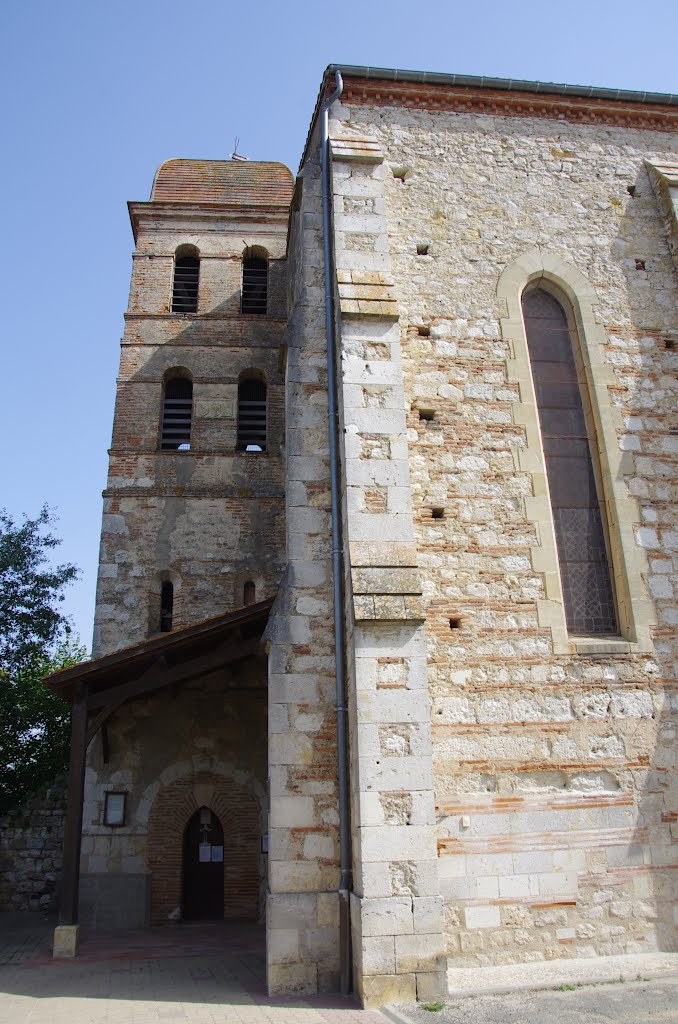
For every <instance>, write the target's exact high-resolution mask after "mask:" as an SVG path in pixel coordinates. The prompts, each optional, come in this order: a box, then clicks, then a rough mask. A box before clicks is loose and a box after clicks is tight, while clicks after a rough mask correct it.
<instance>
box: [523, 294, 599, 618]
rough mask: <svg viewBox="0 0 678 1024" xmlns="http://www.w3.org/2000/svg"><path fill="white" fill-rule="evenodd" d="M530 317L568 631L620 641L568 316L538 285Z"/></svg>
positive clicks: (527, 303)
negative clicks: (616, 638)
mask: <svg viewBox="0 0 678 1024" xmlns="http://www.w3.org/2000/svg"><path fill="white" fill-rule="evenodd" d="M523 316H524V319H525V332H526V335H527V345H528V350H529V355H530V364H531V367H532V378H533V381H534V390H535V394H536V398H537V408H538V412H539V424H540V428H541V436H542V443H543V446H544V457H545V460H546V474H547V478H548V484H549V491H550V496H551V508H552V512H553V522H554V526H555V534H556V547H557V551H558V561H559V565H560V578H561V581H562V587H563V600H564V603H565V618H566V621H567V628H568V631H569V632H570V633H573V634H575V635H582V636H591V635H603V636H605V635H608V636H618V635H619V627H618V623H617V614H616V609H615V601H614V592H613V589H612V578H611V574H610V565H609V561H608V554H607V538H606V522H605V520H604V518H603V514H604V513H603V509H604V505H603V504H602V502H601V500H600V496H599V494H598V488H597V482H596V474H595V470H594V465H593V459H592V455H591V443H590V439H589V435H588V430H587V423H586V417H585V414H584V405H583V402H582V385H580V383H579V380H578V377H577V368H576V364H575V355H574V349H573V344H572V338H571V335H570V329H569V326H568V320H567V315H566V313H565V310H564V308H563V306H562V305H561V304H560V302H559V301H558V300H557V299H556V298H555V297H554V296H553V295H551V293H550V292H547V291H545V290H544V289H542V288H532V289H530V290H529V291H527V292H526V293H525V295H524V296H523Z"/></svg>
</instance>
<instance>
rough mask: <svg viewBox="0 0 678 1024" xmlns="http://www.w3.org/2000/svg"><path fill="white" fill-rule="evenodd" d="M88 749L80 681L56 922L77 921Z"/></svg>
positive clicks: (74, 709) (73, 719)
mask: <svg viewBox="0 0 678 1024" xmlns="http://www.w3.org/2000/svg"><path fill="white" fill-rule="evenodd" d="M86 752H87V687H86V686H85V685H84V684H80V685H79V686H78V687H77V689H76V692H75V700H74V701H73V707H72V710H71V754H70V761H69V766H68V793H67V804H66V823H65V827H64V862H63V878H62V884H61V902H60V905H59V924H60V925H76V924H77V923H78V883H79V880H80V840H81V835H82V804H83V796H84V793H85V755H86Z"/></svg>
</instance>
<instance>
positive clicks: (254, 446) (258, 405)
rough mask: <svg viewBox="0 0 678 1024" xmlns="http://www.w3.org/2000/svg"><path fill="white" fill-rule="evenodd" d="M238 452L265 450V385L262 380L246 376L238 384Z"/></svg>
mask: <svg viewBox="0 0 678 1024" xmlns="http://www.w3.org/2000/svg"><path fill="white" fill-rule="evenodd" d="M236 448H237V450H238V451H239V452H265V451H266V385H265V383H264V382H263V380H258V379H257V378H255V377H247V378H245V380H241V381H240V384H239V385H238V440H237V444H236Z"/></svg>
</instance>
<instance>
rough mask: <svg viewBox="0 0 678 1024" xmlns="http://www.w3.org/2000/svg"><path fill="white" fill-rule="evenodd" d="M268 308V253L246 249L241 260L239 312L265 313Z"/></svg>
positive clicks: (263, 250)
mask: <svg viewBox="0 0 678 1024" xmlns="http://www.w3.org/2000/svg"><path fill="white" fill-rule="evenodd" d="M267 310H268V254H267V253H266V251H265V249H248V250H247V251H246V252H245V255H244V256H243V261H242V295H241V301H240V312H241V313H260V314H265V313H266V312H267Z"/></svg>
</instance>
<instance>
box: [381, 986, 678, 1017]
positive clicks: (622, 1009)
mask: <svg viewBox="0 0 678 1024" xmlns="http://www.w3.org/2000/svg"><path fill="white" fill-rule="evenodd" d="M429 1005H432V1004H429ZM395 1010H396V1011H397V1013H396V1014H394V1016H396V1015H398V1016H399V1015H402V1016H403V1017H406V1018H408V1019H409V1020H410V1021H412V1022H413V1024H462V1022H463V1024H610V1022H614V1024H653V1022H660V1021H661V1022H663V1024H674V1022H676V1024H678V978H661V979H654V980H652V981H647V982H626V983H624V984H620V983H617V984H614V985H585V986H582V987H580V988H574V989H565V990H556V991H544V992H511V993H509V994H508V995H492V996H467V997H465V998H463V999H456V1000H455V999H450V1000H449V1001H447V1003H446V1005H445V1008H444V1009H443V1010H440V1011H438V1012H436V1011H431V1010H425V1009H423V1007H421V1006H399V1007H396V1008H395Z"/></svg>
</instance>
